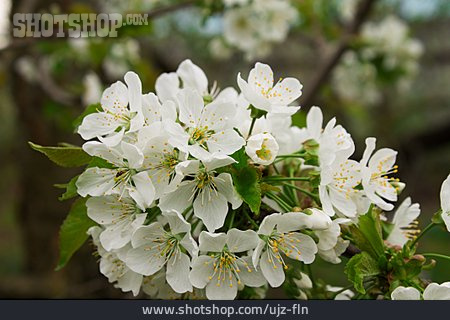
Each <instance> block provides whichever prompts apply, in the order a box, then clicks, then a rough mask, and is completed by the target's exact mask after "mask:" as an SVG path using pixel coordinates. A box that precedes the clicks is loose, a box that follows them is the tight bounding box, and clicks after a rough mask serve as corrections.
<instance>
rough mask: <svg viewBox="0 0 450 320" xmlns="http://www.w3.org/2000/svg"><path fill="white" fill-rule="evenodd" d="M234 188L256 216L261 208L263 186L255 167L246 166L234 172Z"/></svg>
mask: <svg viewBox="0 0 450 320" xmlns="http://www.w3.org/2000/svg"><path fill="white" fill-rule="evenodd" d="M231 173H232V175H233V182H234V187H235V188H236V191H237V193H238V194H239V195H240V196H241V198H242V200H243V201H244V202H245V203H247V204H248V206H249V207H250V210H252V212H253V213H254V214H256V215H258V214H259V209H260V207H261V186H260V184H259V180H260V177H259V173H258V170H257V169H256V168H255V167H253V166H246V167H243V168H240V169H236V168H234V170H232V172H231Z"/></svg>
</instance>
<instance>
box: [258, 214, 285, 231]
mask: <svg viewBox="0 0 450 320" xmlns="http://www.w3.org/2000/svg"><path fill="white" fill-rule="evenodd" d="M280 216H281V214H280V213H272V214H271V215H268V216H266V217H264V219H263V221H262V222H261V224H260V225H259V230H258V234H264V235H266V236H268V235H270V234H271V233H272V231H273V229H274V228H275V226H276V225H277V223H278V221H279V220H280Z"/></svg>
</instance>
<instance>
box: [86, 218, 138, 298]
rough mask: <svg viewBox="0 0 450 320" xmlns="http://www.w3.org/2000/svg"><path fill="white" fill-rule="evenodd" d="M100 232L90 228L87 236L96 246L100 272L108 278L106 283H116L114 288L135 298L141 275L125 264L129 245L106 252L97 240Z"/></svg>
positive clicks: (100, 230) (97, 229) (96, 228)
mask: <svg viewBox="0 0 450 320" xmlns="http://www.w3.org/2000/svg"><path fill="white" fill-rule="evenodd" d="M101 232H102V228H100V227H91V228H90V229H89V230H88V234H89V235H91V236H92V241H93V242H94V244H95V245H96V246H97V252H98V254H99V256H100V272H101V273H102V274H103V275H104V276H106V277H107V278H108V281H109V282H111V283H113V282H117V283H116V284H115V285H114V286H115V287H116V288H120V289H122V291H123V292H128V291H131V292H133V295H134V296H137V295H138V293H139V291H140V289H141V284H142V278H143V277H142V275H141V274H139V273H136V272H133V271H132V270H130V269H129V268H128V267H127V266H126V264H125V262H124V261H125V257H126V255H127V252H128V250H130V249H131V246H130V245H127V246H125V247H122V248H121V249H119V250H112V251H106V250H105V249H104V248H103V247H102V245H101V243H100V240H99V236H100V234H101Z"/></svg>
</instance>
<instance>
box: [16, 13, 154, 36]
mask: <svg viewBox="0 0 450 320" xmlns="http://www.w3.org/2000/svg"><path fill="white" fill-rule="evenodd" d="M126 25H148V14H140V13H136V14H135V13H129V14H126V15H125V16H123V15H122V14H120V13H100V14H96V13H70V14H49V13H43V14H40V13H16V14H14V16H13V37H15V38H25V37H28V38H29V37H32V38H50V37H57V38H64V37H65V38H67V37H69V38H80V37H81V38H86V37H101V38H105V37H112V38H114V37H117V30H118V29H119V28H121V27H122V26H126Z"/></svg>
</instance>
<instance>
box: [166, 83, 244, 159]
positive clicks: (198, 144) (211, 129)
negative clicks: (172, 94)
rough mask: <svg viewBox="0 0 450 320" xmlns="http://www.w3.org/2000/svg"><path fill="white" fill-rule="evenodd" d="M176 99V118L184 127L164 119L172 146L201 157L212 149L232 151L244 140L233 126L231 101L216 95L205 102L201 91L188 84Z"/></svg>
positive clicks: (217, 151)
mask: <svg viewBox="0 0 450 320" xmlns="http://www.w3.org/2000/svg"><path fill="white" fill-rule="evenodd" d="M178 100H179V107H180V114H179V120H180V121H181V122H182V123H183V124H184V126H185V128H183V127H182V126H181V125H180V124H178V123H175V122H169V121H168V122H167V123H165V129H166V130H167V131H168V133H169V134H170V135H171V139H170V140H169V142H170V143H171V144H172V145H173V146H175V147H177V148H178V149H180V150H182V151H185V152H188V153H190V154H191V155H192V156H194V157H196V158H202V157H208V156H209V155H210V154H211V153H222V154H226V155H229V154H233V153H234V152H236V151H237V150H239V149H240V148H241V147H242V146H243V145H244V144H245V140H244V139H243V138H242V137H241V136H240V135H239V134H238V133H237V132H236V131H235V130H234V129H233V126H232V125H233V123H232V121H231V120H232V116H233V110H234V109H235V108H234V105H233V104H232V103H230V102H226V101H224V100H223V99H216V100H215V101H213V102H212V103H209V104H207V105H206V106H205V105H204V103H203V98H202V97H201V95H199V94H198V93H197V92H196V91H193V90H191V89H189V88H188V89H183V90H182V91H181V92H180V94H179V95H178Z"/></svg>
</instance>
